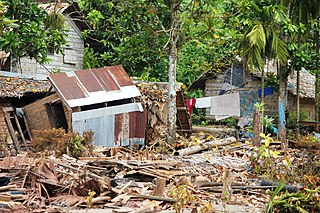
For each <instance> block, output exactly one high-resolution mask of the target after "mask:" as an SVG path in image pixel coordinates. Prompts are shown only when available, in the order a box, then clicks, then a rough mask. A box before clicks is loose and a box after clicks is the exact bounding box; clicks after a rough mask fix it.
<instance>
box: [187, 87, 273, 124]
mask: <svg viewBox="0 0 320 213" xmlns="http://www.w3.org/2000/svg"><path fill="white" fill-rule="evenodd" d="M261 93H262V92H261V89H258V90H245V91H237V92H235V93H229V94H224V95H219V96H211V97H203V98H193V99H189V100H187V101H186V105H187V109H188V112H189V113H190V114H191V113H192V109H193V108H194V107H196V108H210V115H214V116H215V119H216V120H222V119H225V118H228V117H231V116H237V117H245V118H249V119H250V118H252V117H253V112H254V104H255V103H256V102H258V99H259V98H258V96H261ZM270 94H273V88H272V87H266V88H264V95H265V96H266V95H270Z"/></svg>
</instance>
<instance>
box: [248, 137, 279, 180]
mask: <svg viewBox="0 0 320 213" xmlns="http://www.w3.org/2000/svg"><path fill="white" fill-rule="evenodd" d="M260 137H261V138H262V140H261V144H262V145H261V146H260V147H256V148H255V149H254V152H253V154H252V156H251V165H252V167H253V169H254V170H255V172H257V173H258V174H260V173H264V174H265V175H267V176H269V177H273V176H274V175H275V170H274V168H275V163H274V159H276V158H278V155H279V154H280V152H279V151H273V150H271V149H270V147H269V146H270V143H271V142H273V139H272V138H271V137H270V135H265V134H264V133H260Z"/></svg>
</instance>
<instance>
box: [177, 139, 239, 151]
mask: <svg viewBox="0 0 320 213" xmlns="http://www.w3.org/2000/svg"><path fill="white" fill-rule="evenodd" d="M236 141H237V140H236V138H235V137H228V138H225V139H220V140H216V141H210V142H205V143H201V144H198V145H195V146H191V147H188V148H185V149H181V150H179V151H177V152H176V153H175V155H179V156H186V155H191V154H195V153H198V152H201V151H204V150H208V149H211V148H214V147H216V146H226V145H230V144H233V143H234V142H236Z"/></svg>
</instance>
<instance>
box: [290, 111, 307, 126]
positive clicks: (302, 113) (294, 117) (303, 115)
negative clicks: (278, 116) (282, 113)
mask: <svg viewBox="0 0 320 213" xmlns="http://www.w3.org/2000/svg"><path fill="white" fill-rule="evenodd" d="M307 119H308V113H307V112H306V111H303V110H301V111H300V120H301V121H306V120H307ZM287 126H288V128H291V129H295V128H297V113H296V112H290V113H289V116H288V119H287Z"/></svg>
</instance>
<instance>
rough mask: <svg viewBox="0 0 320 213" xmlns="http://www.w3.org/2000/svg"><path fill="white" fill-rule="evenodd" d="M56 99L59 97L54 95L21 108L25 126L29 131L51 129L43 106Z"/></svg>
mask: <svg viewBox="0 0 320 213" xmlns="http://www.w3.org/2000/svg"><path fill="white" fill-rule="evenodd" d="M58 98H59V96H58V95H57V94H56V93H55V94H53V95H50V96H48V97H45V98H43V99H40V100H38V101H35V102H33V103H31V104H28V105H26V106H24V107H23V110H24V113H25V116H26V119H27V124H28V126H29V129H30V130H31V131H32V130H41V129H51V128H52V127H51V124H50V120H49V117H48V114H47V110H46V107H45V104H46V103H50V102H51V101H53V100H56V99H58Z"/></svg>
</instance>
